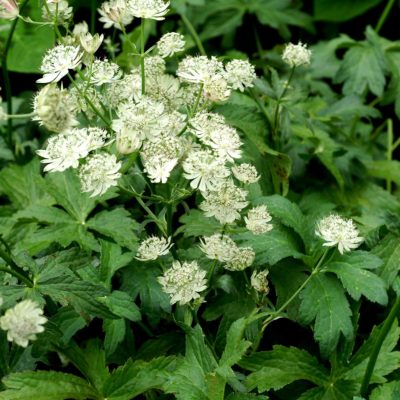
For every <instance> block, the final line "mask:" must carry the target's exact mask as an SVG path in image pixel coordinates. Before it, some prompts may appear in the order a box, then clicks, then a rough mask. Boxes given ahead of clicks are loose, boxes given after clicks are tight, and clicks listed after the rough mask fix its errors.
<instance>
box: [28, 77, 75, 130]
mask: <svg viewBox="0 0 400 400" xmlns="http://www.w3.org/2000/svg"><path fill="white" fill-rule="evenodd" d="M33 109H34V111H35V117H34V118H33V119H34V121H39V123H40V125H44V126H45V127H46V128H47V129H48V130H50V131H53V132H63V131H65V130H67V129H70V128H72V127H73V126H75V125H77V124H78V121H77V120H76V118H75V115H76V112H77V104H76V102H75V99H74V98H73V96H71V94H70V93H69V92H68V91H67V90H61V89H59V88H58V87H57V86H56V85H46V86H45V87H44V88H43V89H42V90H40V92H39V93H38V94H37V95H36V97H35V99H34V105H33Z"/></svg>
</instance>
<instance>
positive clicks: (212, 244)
mask: <svg viewBox="0 0 400 400" xmlns="http://www.w3.org/2000/svg"><path fill="white" fill-rule="evenodd" d="M200 243H201V244H200V246H199V247H200V250H201V251H202V252H203V253H204V254H205V255H206V257H207V258H209V259H210V260H218V261H220V262H228V261H230V260H231V259H232V257H233V255H234V254H235V253H236V252H237V249H238V248H237V246H236V243H235V242H234V241H233V240H232V239H231V238H230V237H229V236H227V235H222V234H220V233H215V234H214V235H211V236H208V237H204V238H203V239H200Z"/></svg>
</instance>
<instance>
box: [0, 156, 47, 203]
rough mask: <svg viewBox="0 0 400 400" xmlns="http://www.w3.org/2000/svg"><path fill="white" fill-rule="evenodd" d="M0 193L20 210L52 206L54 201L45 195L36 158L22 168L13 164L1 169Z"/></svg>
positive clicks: (44, 186)
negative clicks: (29, 207) (34, 206)
mask: <svg viewBox="0 0 400 400" xmlns="http://www.w3.org/2000/svg"><path fill="white" fill-rule="evenodd" d="M0 192H2V193H5V194H6V195H7V196H8V197H9V198H10V200H11V201H12V202H13V204H14V205H15V207H17V208H20V209H25V208H27V207H28V206H30V205H33V204H39V205H51V204H54V199H53V198H52V197H51V196H50V195H49V194H48V193H46V185H45V181H44V179H43V178H42V176H41V175H40V163H39V161H38V159H36V158H35V159H33V160H32V161H31V162H30V163H28V164H26V165H24V166H19V165H16V164H13V165H10V166H9V167H7V168H4V169H2V170H1V172H0Z"/></svg>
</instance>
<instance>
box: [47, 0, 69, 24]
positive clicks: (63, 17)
mask: <svg viewBox="0 0 400 400" xmlns="http://www.w3.org/2000/svg"><path fill="white" fill-rule="evenodd" d="M45 1H46V3H47V4H46V5H45V6H43V7H42V17H43V19H44V20H46V21H52V22H53V21H55V20H56V21H57V23H58V24H60V25H61V24H63V23H64V22H66V21H69V20H70V19H71V18H72V11H73V9H72V7H70V6H69V4H68V1H66V0H59V1H54V2H52V1H49V0H45Z"/></svg>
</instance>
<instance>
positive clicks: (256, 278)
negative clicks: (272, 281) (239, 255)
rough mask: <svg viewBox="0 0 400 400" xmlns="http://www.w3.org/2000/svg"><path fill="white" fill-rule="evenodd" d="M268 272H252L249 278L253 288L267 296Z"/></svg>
mask: <svg viewBox="0 0 400 400" xmlns="http://www.w3.org/2000/svg"><path fill="white" fill-rule="evenodd" d="M268 273H269V271H268V270H265V271H260V272H257V271H253V273H252V274H251V278H250V283H251V286H253V288H254V289H255V290H256V291H257V292H260V293H264V294H268V292H269V286H268V279H267V276H268Z"/></svg>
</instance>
